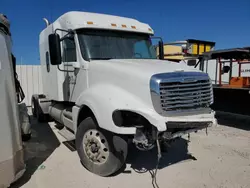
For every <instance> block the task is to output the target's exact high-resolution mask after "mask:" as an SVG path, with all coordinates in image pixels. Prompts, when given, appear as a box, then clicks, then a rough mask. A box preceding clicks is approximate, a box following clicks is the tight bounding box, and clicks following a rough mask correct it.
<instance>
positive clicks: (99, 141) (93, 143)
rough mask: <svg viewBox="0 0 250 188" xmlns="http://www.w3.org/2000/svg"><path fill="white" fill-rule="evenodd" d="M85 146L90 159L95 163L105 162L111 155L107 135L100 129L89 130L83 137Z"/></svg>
mask: <svg viewBox="0 0 250 188" xmlns="http://www.w3.org/2000/svg"><path fill="white" fill-rule="evenodd" d="M82 144H83V148H84V152H85V154H86V156H87V157H88V159H89V160H90V161H91V162H93V163H95V164H103V163H105V162H106V161H107V159H108V156H109V146H108V141H107V139H106V137H105V136H104V135H103V134H102V133H101V132H100V131H98V130H95V129H91V130H88V131H87V132H86V133H85V134H84V137H83V143H82Z"/></svg>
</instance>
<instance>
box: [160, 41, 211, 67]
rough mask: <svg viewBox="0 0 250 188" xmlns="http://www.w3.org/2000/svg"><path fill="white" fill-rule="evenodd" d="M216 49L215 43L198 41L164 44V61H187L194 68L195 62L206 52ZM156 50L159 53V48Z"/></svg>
mask: <svg viewBox="0 0 250 188" xmlns="http://www.w3.org/2000/svg"><path fill="white" fill-rule="evenodd" d="M214 47H215V42H211V41H204V40H196V39H187V40H184V41H175V42H168V43H165V44H164V59H166V60H171V61H177V62H179V61H182V60H187V64H188V65H190V66H193V64H195V63H196V61H194V60H196V59H198V57H199V56H200V55H202V54H203V53H204V52H209V51H212V50H214ZM156 48H157V52H158V51H159V50H158V46H157V47H156ZM157 55H158V54H157Z"/></svg>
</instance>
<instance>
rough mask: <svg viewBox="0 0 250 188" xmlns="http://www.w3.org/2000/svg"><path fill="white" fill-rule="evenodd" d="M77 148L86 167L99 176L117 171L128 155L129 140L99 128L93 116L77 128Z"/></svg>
mask: <svg viewBox="0 0 250 188" xmlns="http://www.w3.org/2000/svg"><path fill="white" fill-rule="evenodd" d="M76 149H77V152H78V155H79V157H80V159H81V162H82V164H83V165H84V166H85V168H86V169H88V170H89V171H90V172H92V173H94V174H97V175H99V176H109V175H112V174H113V173H115V172H117V171H118V170H119V169H120V168H121V167H122V165H123V164H124V162H125V160H126V157H127V142H126V141H125V140H124V139H122V138H121V137H120V136H116V135H114V134H111V133H110V132H107V131H105V130H103V129H101V128H99V127H98V125H97V122H96V121H95V120H94V119H93V118H91V117H88V118H86V119H85V120H83V121H82V122H81V123H80V125H79V127H78V129H77V133H76Z"/></svg>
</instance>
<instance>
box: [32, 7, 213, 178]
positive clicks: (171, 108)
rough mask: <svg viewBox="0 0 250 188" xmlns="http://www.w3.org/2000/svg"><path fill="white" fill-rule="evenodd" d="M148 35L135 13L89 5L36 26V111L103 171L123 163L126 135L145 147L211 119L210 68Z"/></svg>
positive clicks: (86, 160)
mask: <svg viewBox="0 0 250 188" xmlns="http://www.w3.org/2000/svg"><path fill="white" fill-rule="evenodd" d="M47 23H48V21H47ZM152 35H153V30H152V29H151V28H150V26H149V25H147V24H144V23H141V22H139V21H137V20H134V19H130V18H124V17H117V16H111V15H104V14H96V13H86V12H68V13H66V14H64V15H62V16H61V17H59V18H58V19H57V20H56V21H55V22H54V23H51V24H49V23H48V24H47V27H46V28H45V29H44V30H43V31H42V32H41V34H40V41H39V45H40V59H41V66H42V78H43V92H44V93H43V94H39V95H34V96H33V97H32V111H33V114H34V116H36V117H37V118H38V120H40V121H42V120H45V119H46V118H45V117H46V116H47V115H49V116H50V117H52V118H53V119H54V120H55V121H56V122H57V123H59V124H61V125H63V126H64V129H62V130H61V131H60V133H61V134H62V135H63V136H64V137H65V138H66V139H67V140H74V139H75V143H76V148H77V151H78V154H79V157H80V160H81V162H82V163H83V165H84V166H85V167H86V168H87V169H88V170H89V171H91V172H93V173H95V174H98V175H100V176H108V175H111V174H113V173H115V172H116V171H117V170H119V169H120V168H121V166H122V165H123V164H124V162H125V160H126V156H127V152H128V151H127V144H128V142H129V141H132V142H133V143H134V144H135V145H136V147H137V148H138V149H140V150H150V149H152V148H153V147H154V146H155V145H156V141H157V142H159V143H164V142H170V141H171V140H173V139H175V138H177V137H179V136H181V135H183V134H187V133H189V132H194V131H197V130H200V129H204V128H207V127H208V126H211V125H213V124H215V123H216V120H215V118H214V112H213V111H212V110H211V109H210V108H209V106H210V105H211V104H212V102H213V93H212V88H211V82H210V79H209V77H208V75H207V74H205V73H202V72H200V71H197V70H195V69H192V68H190V67H188V66H186V65H184V64H177V63H174V62H170V61H162V60H158V59H157V56H156V52H155V51H154V47H153V45H152V43H151V39H150V37H151V36H152Z"/></svg>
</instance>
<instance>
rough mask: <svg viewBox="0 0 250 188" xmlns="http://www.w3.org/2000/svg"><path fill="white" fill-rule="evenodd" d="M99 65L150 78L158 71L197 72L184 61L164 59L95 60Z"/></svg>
mask: <svg viewBox="0 0 250 188" xmlns="http://www.w3.org/2000/svg"><path fill="white" fill-rule="evenodd" d="M95 62H96V63H97V64H99V63H100V64H99V66H101V67H103V68H104V67H106V66H107V67H109V69H112V71H116V72H120V73H121V72H122V74H125V75H126V76H135V77H143V78H145V77H146V78H147V79H146V80H148V79H149V78H151V76H152V75H154V74H158V73H167V72H177V71H190V72H197V71H198V70H197V69H195V68H193V67H190V66H187V65H186V64H185V63H176V62H172V61H166V60H157V59H129V60H128V59H126V60H125V59H124V60H123V59H111V60H101V61H100V60H98V61H95Z"/></svg>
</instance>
